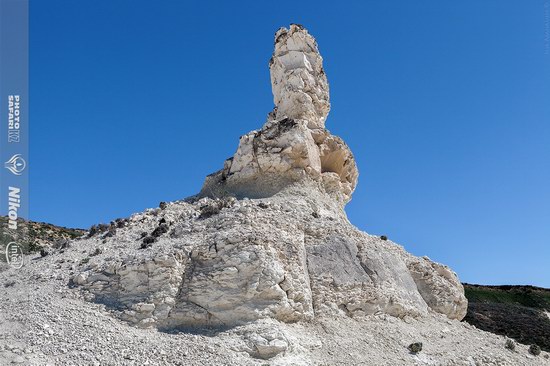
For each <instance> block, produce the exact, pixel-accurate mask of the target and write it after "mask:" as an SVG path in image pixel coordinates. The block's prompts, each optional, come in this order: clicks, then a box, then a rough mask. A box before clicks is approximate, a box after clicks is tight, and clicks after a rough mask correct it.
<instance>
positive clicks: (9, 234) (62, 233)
mask: <svg viewBox="0 0 550 366" xmlns="http://www.w3.org/2000/svg"><path fill="white" fill-rule="evenodd" d="M7 221H8V219H7V217H6V216H0V227H1V230H0V248H4V247H5V246H6V245H7V244H8V243H10V242H12V241H15V242H17V243H18V244H20V245H21V246H22V247H23V252H24V253H34V252H39V251H40V250H41V249H43V248H45V247H49V246H52V245H55V244H56V243H57V242H59V241H60V240H70V239H74V238H78V237H80V236H82V235H83V234H85V233H86V231H85V230H81V229H70V228H66V227H61V226H55V225H52V224H48V223H45V222H35V221H26V220H23V219H18V220H17V223H18V226H19V229H18V232H19V233H24V234H23V235H21V234H19V235H18V234H17V233H16V232H15V231H13V230H9V229H8V223H7ZM0 258H1V259H4V254H3V253H0Z"/></svg>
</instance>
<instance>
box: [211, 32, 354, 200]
mask: <svg viewBox="0 0 550 366" xmlns="http://www.w3.org/2000/svg"><path fill="white" fill-rule="evenodd" d="M269 68H270V71H271V86H272V89H273V97H274V102H275V108H274V109H273V111H272V112H271V113H269V115H268V117H267V121H266V123H265V124H264V126H263V127H262V128H261V129H260V130H257V131H251V132H249V133H248V134H246V135H244V136H242V137H241V139H240V141H239V147H238V149H237V152H236V153H235V155H234V156H233V157H231V158H230V159H228V160H226V162H225V164H224V167H223V169H222V170H221V171H219V172H216V173H214V174H212V175H211V176H209V177H208V178H207V180H206V182H205V184H204V187H203V189H202V191H201V195H203V196H225V195H228V194H232V195H235V196H237V197H239V198H241V197H249V198H263V197H269V196H272V195H273V194H275V193H277V192H279V191H280V190H281V189H283V188H285V187H286V186H288V185H289V184H291V183H293V182H296V181H301V180H304V179H308V180H312V181H315V182H317V183H318V185H319V186H320V187H321V188H322V189H323V190H325V191H326V192H327V193H329V194H330V195H332V196H333V197H335V198H336V200H338V201H339V202H340V203H341V204H345V203H346V202H348V201H349V200H350V199H351V194H352V193H353V191H354V189H355V186H356V184H357V176H358V171H357V166H356V164H355V159H354V158H353V154H352V153H351V151H350V149H349V148H348V146H347V145H346V144H345V143H344V141H342V139H341V138H339V137H337V136H334V135H332V134H331V133H330V132H329V131H328V130H326V129H325V119H326V117H327V115H328V112H329V109H330V103H329V93H328V82H327V77H326V75H325V72H324V70H323V59H322V57H321V55H320V54H319V50H318V49H317V42H316V41H315V39H314V38H313V37H312V36H311V35H310V34H309V33H308V32H307V30H305V29H304V28H303V27H302V26H300V25H296V24H293V25H291V26H290V29H285V28H281V29H279V31H278V32H277V33H276V34H275V51H274V52H273V56H272V57H271V61H270V62H269Z"/></svg>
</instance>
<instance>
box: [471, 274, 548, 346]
mask: <svg viewBox="0 0 550 366" xmlns="http://www.w3.org/2000/svg"><path fill="white" fill-rule="evenodd" d="M464 290H465V293H466V297H467V298H468V313H467V314H466V318H464V321H466V322H468V323H470V324H472V325H475V326H476V327H477V328H479V329H483V330H486V331H488V332H492V333H496V334H501V335H506V336H507V337H510V338H514V339H515V340H517V341H518V342H520V343H523V344H528V345H531V344H536V345H538V346H540V348H542V349H543V350H545V351H550V289H545V288H540V287H534V286H512V285H503V286H482V285H470V284H464Z"/></svg>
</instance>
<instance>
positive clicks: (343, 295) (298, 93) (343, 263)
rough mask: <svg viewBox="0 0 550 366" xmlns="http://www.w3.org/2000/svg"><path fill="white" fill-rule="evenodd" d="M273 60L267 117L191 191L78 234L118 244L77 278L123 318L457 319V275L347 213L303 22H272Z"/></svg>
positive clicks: (174, 323)
mask: <svg viewBox="0 0 550 366" xmlns="http://www.w3.org/2000/svg"><path fill="white" fill-rule="evenodd" d="M270 71H271V81H272V88H273V95H274V101H275V109H274V110H273V111H272V112H271V113H269V115H268V118H267V121H266V122H265V124H264V125H263V127H262V128H261V129H259V130H257V131H251V132H250V133H248V134H246V135H244V136H242V137H241V139H240V141H239V146H238V148H237V151H236V153H235V154H234V156H233V157H232V158H230V159H228V160H226V162H225V164H224V167H223V169H222V170H220V171H218V172H216V173H214V174H212V175H210V176H208V177H207V179H206V181H205V183H204V186H203V188H202V190H201V192H200V194H199V195H197V196H196V197H192V198H190V199H187V200H185V201H180V202H174V203H169V204H163V205H162V207H161V208H158V209H153V210H148V211H146V212H144V213H140V214H136V215H134V216H132V217H131V218H129V219H128V220H127V221H126V222H125V223H124V224H123V225H118V224H117V225H116V228H115V229H113V230H109V231H108V233H107V234H103V233H99V234H95V235H92V236H91V237H90V238H88V239H86V240H88V241H89V242H90V243H89V245H90V246H91V247H93V246H96V245H97V243H98V241H101V242H102V243H104V244H102V245H106V246H110V247H111V248H120V249H112V250H109V251H99V252H98V253H97V255H94V256H93V257H92V258H90V259H89V260H87V261H85V262H83V263H82V264H81V266H80V269H79V271H78V272H77V273H76V274H75V276H74V277H73V281H72V282H73V284H75V285H77V286H80V287H81V288H82V289H84V290H86V293H87V294H88V296H89V298H90V300H94V301H96V302H100V303H103V304H106V305H107V306H108V307H109V308H110V309H112V310H113V311H114V313H115V314H116V315H117V316H118V317H120V318H122V319H125V320H127V321H129V322H130V323H132V324H135V325H137V326H139V327H158V328H160V329H175V328H186V327H194V326H223V327H232V326H237V325H239V324H244V323H247V322H252V321H256V320H259V319H265V318H269V319H275V320H278V321H280V322H284V323H292V322H298V321H309V320H312V319H314V318H317V317H323V316H327V315H329V316H343V317H353V318H358V317H362V316H368V315H373V314H389V315H392V316H395V317H406V316H410V317H422V316H426V315H429V314H430V313H432V314H433V313H441V314H444V315H445V316H447V317H448V318H450V319H462V318H463V317H464V315H465V313H466V304H467V302H466V299H465V297H464V290H463V288H462V285H461V284H460V282H459V281H458V279H457V277H456V274H454V273H453V272H452V271H451V270H450V269H449V268H447V267H445V266H443V265H441V264H438V263H434V262H432V261H431V260H429V259H428V258H426V257H424V258H416V257H414V256H412V255H411V254H409V253H407V252H406V251H405V250H404V249H403V248H402V247H401V246H398V245H396V244H394V243H392V242H391V241H387V240H382V239H381V238H379V237H376V236H371V235H368V234H366V233H363V232H361V231H359V230H357V229H356V228H355V227H354V226H353V225H351V224H350V223H349V221H348V220H347V217H346V214H345V212H344V210H343V208H344V205H345V204H346V203H347V202H348V201H349V200H350V199H351V195H352V193H353V191H354V189H355V186H356V184H357V177H358V171H357V166H356V164H355V160H354V157H353V154H352V153H351V151H350V149H349V148H348V146H347V145H346V144H345V143H344V142H343V141H342V139H340V138H339V137H337V136H334V135H332V134H331V133H330V132H329V131H328V130H327V129H325V119H326V117H327V114H328V112H329V107H330V104H329V94H328V83H327V78H326V75H325V72H324V70H323V65H322V58H321V56H320V54H319V51H318V48H317V43H316V42H315V40H314V39H313V37H312V36H311V35H310V34H309V33H308V32H307V30H305V29H304V28H303V27H301V26H299V25H291V27H290V29H284V28H282V29H280V30H279V31H278V32H277V33H276V35H275V51H274V53H273V56H272V59H271V62H270ZM142 242H144V243H145V245H141V244H142ZM283 338H284V337H283ZM283 338H281V337H275V336H271V335H270V336H265V337H264V338H263V340H262V341H261V342H259V343H258V342H256V343H257V344H259V346H258V345H257V346H256V348H255V350H254V351H251V352H255V353H256V354H259V355H263V356H261V357H264V356H266V357H271V355H273V354H276V353H278V352H282V350H284V349H285V344H286V343H285V342H286V341H285V340H284V339H283Z"/></svg>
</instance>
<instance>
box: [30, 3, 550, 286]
mask: <svg viewBox="0 0 550 366" xmlns="http://www.w3.org/2000/svg"><path fill="white" fill-rule="evenodd" d="M546 2H547V4H548V5H547V6H549V7H550V0H546ZM546 9H547V10H546V11H547V13H546V15H545V3H544V1H543V0H532V1H525V0H516V1H503V0H484V1H479V0H467V1H444V2H443V1H437V0H430V1H408V0H401V1H357V2H345V1H338V2H333V1H330V2H329V1H324V2H323V1H310V2H307V1H302V2H296V1H291V2H290V1H289V2H284V1H279V2H264V1H240V2H235V1H217V2H208V1H201V2H199V1H186V2H183V1H175V0H174V1H136V0H116V1H112V0H101V1H98V0H94V1H91V0H81V1H74V0H66V1H59V0H48V1H38V0H35V1H32V0H31V15H30V22H31V29H30V78H31V85H30V87H31V89H30V96H31V157H30V168H31V176H30V179H31V181H30V182H31V206H30V212H31V219H33V220H39V221H47V222H51V223H54V224H57V225H64V226H72V227H89V226H90V225H92V224H94V223H98V222H108V221H110V220H112V219H115V218H117V217H125V216H129V215H130V214H132V213H134V212H138V211H142V210H143V209H145V208H148V207H155V206H157V205H158V203H159V201H168V200H176V199H181V198H184V197H186V196H189V195H192V194H194V193H196V192H198V190H199V189H200V187H201V185H202V182H203V179H204V177H205V176H206V175H207V174H209V173H211V172H213V171H216V170H218V169H220V168H221V167H222V163H223V160H224V159H225V158H227V157H229V156H231V155H232V154H233V153H234V151H235V149H236V147H237V143H238V138H239V136H240V135H241V134H243V133H246V132H248V131H250V130H252V129H255V128H259V127H260V126H261V125H262V124H263V123H264V121H265V117H266V114H267V113H268V112H269V111H270V110H271V109H272V107H273V101H272V95H271V87H270V81H269V70H268V60H269V58H270V56H271V52H272V47H273V35H274V33H275V31H276V30H277V29H278V28H279V27H280V26H288V25H289V24H290V23H300V24H303V25H305V26H306V27H307V28H308V29H309V31H310V32H311V33H312V34H313V35H314V36H315V37H316V38H317V41H318V43H319V46H320V50H321V53H322V55H323V57H324V59H325V70H326V72H327V75H328V78H329V83H330V87H331V102H332V111H331V113H330V115H329V118H328V121H327V127H328V128H329V129H330V130H331V131H332V132H333V133H334V134H337V135H340V136H341V137H343V138H344V139H345V141H346V142H347V143H348V144H349V146H350V147H351V149H352V150H353V152H354V154H355V156H356V159H357V162H358V165H359V169H360V177H359V186H358V188H357V190H356V191H355V194H354V196H353V200H352V202H351V203H350V204H349V205H348V207H347V212H348V214H349V217H350V220H351V221H352V222H353V223H354V224H355V225H357V226H358V227H359V228H361V229H363V230H366V231H367V232H369V233H372V234H379V235H380V234H385V235H388V236H389V238H390V239H392V240H394V241H396V242H398V243H400V244H402V245H404V246H405V248H406V249H407V250H409V251H411V252H412V253H414V254H416V255H428V256H429V257H431V258H432V259H434V260H437V261H440V262H443V263H445V264H448V265H450V266H451V267H452V268H453V269H454V270H455V271H457V273H458V274H459V276H460V278H461V279H462V280H463V281H467V282H474V283H484V284H534V285H539V286H546V287H550V269H549V268H550V55H549V54H548V53H549V52H550V49H549V48H550V45H549V44H548V39H546V40H545V37H548V34H547V33H546V34H545V32H549V29H548V28H549V27H550V25H549V24H548V23H549V22H550V19H548V18H549V14H548V11H549V10H550V9H548V8H546Z"/></svg>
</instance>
